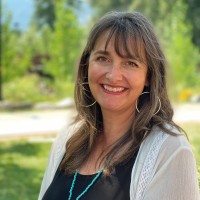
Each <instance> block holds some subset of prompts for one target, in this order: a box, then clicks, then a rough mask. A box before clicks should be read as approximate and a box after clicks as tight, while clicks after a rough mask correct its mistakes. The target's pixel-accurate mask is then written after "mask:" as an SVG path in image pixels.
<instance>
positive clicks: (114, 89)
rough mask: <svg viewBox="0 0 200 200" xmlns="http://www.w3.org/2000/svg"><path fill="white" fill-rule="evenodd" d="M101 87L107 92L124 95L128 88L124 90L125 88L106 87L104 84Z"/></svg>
mask: <svg viewBox="0 0 200 200" xmlns="http://www.w3.org/2000/svg"><path fill="white" fill-rule="evenodd" d="M101 86H102V88H103V89H104V90H105V91H107V92H111V93H122V92H124V91H125V90H127V88H124V87H116V86H115V87H113V86H110V85H104V84H102V85H101Z"/></svg>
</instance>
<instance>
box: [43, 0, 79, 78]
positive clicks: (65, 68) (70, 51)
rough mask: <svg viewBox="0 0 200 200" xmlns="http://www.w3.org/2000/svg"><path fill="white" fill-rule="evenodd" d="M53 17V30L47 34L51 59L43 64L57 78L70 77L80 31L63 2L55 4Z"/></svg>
mask: <svg viewBox="0 0 200 200" xmlns="http://www.w3.org/2000/svg"><path fill="white" fill-rule="evenodd" d="M55 17H56V21H55V30H54V31H53V32H52V33H51V34H48V37H49V38H48V39H49V44H48V49H49V50H48V53H49V55H50V57H51V59H50V61H49V62H47V63H45V65H46V71H48V72H49V73H51V74H53V75H54V76H56V77H59V78H64V77H65V78H66V77H72V75H73V73H74V70H75V64H76V63H77V61H78V58H79V52H80V44H81V40H82V36H81V33H82V31H81V28H80V25H79V22H78V19H77V17H76V15H75V13H74V9H73V7H72V6H70V5H69V4H67V3H66V2H65V0H60V1H57V2H56V3H55ZM44 32H48V30H45V31H44ZM44 32H43V33H44ZM45 37H47V36H46V35H45ZM46 43H48V41H46Z"/></svg>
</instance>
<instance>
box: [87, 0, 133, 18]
mask: <svg viewBox="0 0 200 200" xmlns="http://www.w3.org/2000/svg"><path fill="white" fill-rule="evenodd" d="M132 1H133V0H110V1H107V0H102V1H96V0H89V2H90V4H91V5H92V7H94V8H95V9H96V15H95V17H99V16H102V15H103V14H105V13H106V12H109V11H112V10H128V8H129V6H130V4H131V2H132Z"/></svg>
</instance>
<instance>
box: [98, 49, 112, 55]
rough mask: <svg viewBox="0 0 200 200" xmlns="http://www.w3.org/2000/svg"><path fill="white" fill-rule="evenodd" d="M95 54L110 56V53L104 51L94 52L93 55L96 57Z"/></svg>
mask: <svg viewBox="0 0 200 200" xmlns="http://www.w3.org/2000/svg"><path fill="white" fill-rule="evenodd" d="M96 54H104V55H110V52H108V51H106V50H97V51H94V55H96Z"/></svg>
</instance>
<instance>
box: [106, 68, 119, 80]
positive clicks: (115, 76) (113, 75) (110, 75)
mask: <svg viewBox="0 0 200 200" xmlns="http://www.w3.org/2000/svg"><path fill="white" fill-rule="evenodd" d="M106 78H107V79H108V80H109V81H110V82H111V83H116V82H118V81H121V80H122V71H121V67H120V65H117V64H113V65H112V66H110V68H109V70H108V72H107V74H106Z"/></svg>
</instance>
